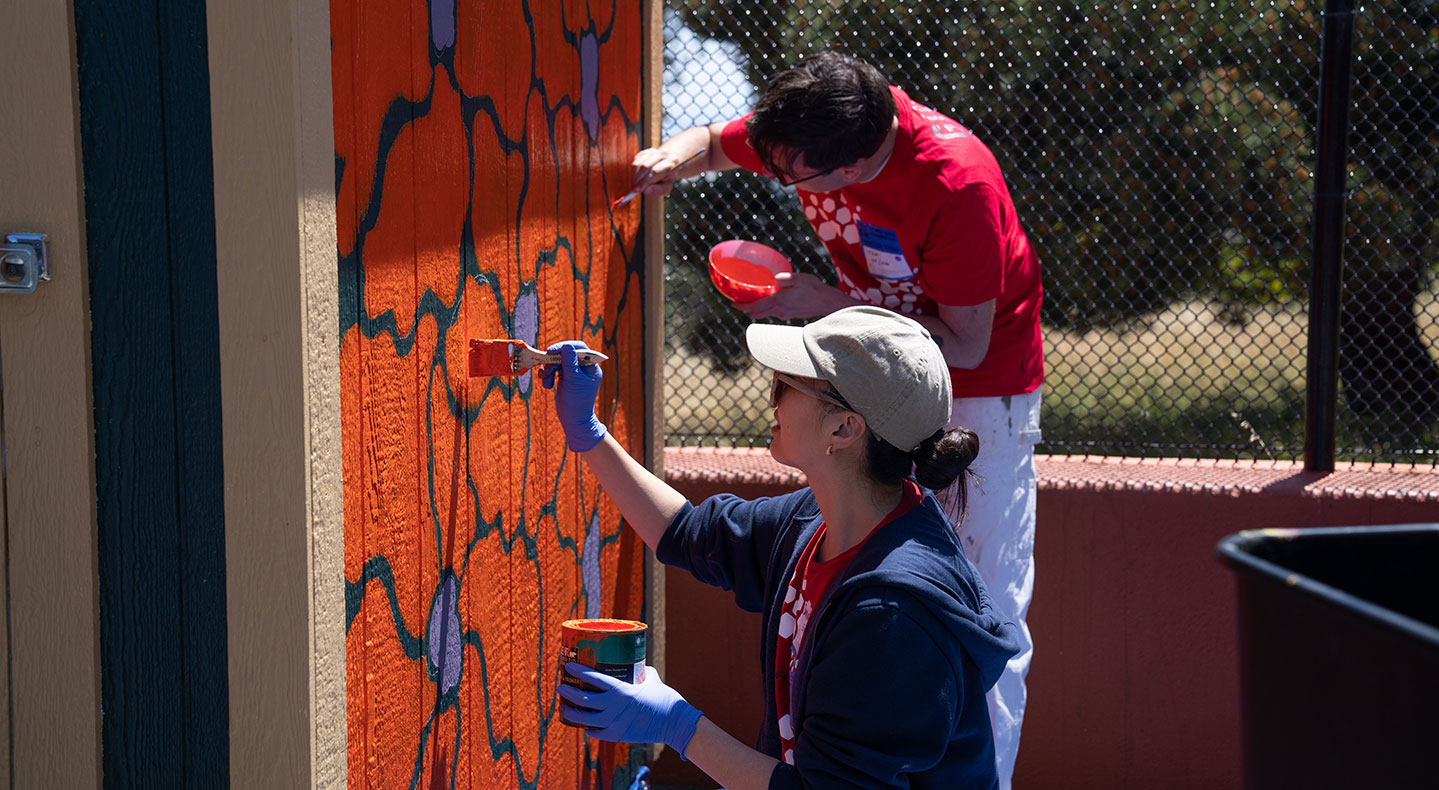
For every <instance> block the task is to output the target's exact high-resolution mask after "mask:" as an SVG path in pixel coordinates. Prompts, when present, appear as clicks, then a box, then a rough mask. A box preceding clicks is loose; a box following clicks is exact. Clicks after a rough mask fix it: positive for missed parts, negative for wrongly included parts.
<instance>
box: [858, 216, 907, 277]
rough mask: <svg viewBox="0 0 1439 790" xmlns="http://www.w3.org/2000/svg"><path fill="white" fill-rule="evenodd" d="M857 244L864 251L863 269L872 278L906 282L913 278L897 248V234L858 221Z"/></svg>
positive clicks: (899, 249) (902, 251)
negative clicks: (865, 269) (866, 270)
mask: <svg viewBox="0 0 1439 790" xmlns="http://www.w3.org/2000/svg"><path fill="white" fill-rule="evenodd" d="M859 244H860V247H861V248H863V249H864V263H865V267H866V268H867V269H869V273H870V275H871V276H873V277H874V278H876V279H879V280H908V279H910V278H911V277H913V276H914V270H913V269H911V268H910V266H909V261H907V260H905V259H904V250H902V249H901V248H900V246H899V234H898V233H895V232H894V231H892V230H890V229H889V228H881V227H879V226H878V225H871V224H869V223H868V222H864V221H860V223H859Z"/></svg>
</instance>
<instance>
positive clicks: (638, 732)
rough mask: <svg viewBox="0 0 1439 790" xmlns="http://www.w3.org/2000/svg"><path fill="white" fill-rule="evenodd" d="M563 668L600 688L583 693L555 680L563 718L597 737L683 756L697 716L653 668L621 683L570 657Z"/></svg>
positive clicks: (583, 691) (646, 668) (698, 713)
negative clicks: (659, 747) (656, 747)
mask: <svg viewBox="0 0 1439 790" xmlns="http://www.w3.org/2000/svg"><path fill="white" fill-rule="evenodd" d="M565 671H566V672H568V673H569V674H570V675H571V676H572V677H575V678H578V679H580V680H582V681H584V682H585V683H586V684H587V685H589V686H591V687H593V688H597V689H600V691H585V690H584V689H578V688H575V687H574V686H566V685H563V684H561V685H560V686H559V687H558V689H557V693H558V694H559V695H560V699H561V700H563V702H562V703H561V705H560V713H561V714H563V715H564V717H565V719H566V720H567V721H571V722H574V723H575V724H578V725H580V726H581V727H587V728H589V735H590V737H593V738H598V739H600V740H602V741H619V742H621V743H663V744H665V745H666V746H668V747H670V748H671V749H674V750H675V751H676V752H678V753H679V755H680V756H681V757H684V754H685V748H686V747H688V746H689V745H690V739H691V738H693V737H694V734H695V725H696V724H699V720H700V716H702V715H703V714H701V713H700V712H699V710H698V709H697V708H695V706H693V705H691V704H689V703H688V702H685V698H684V697H681V696H680V695H679V692H677V691H675V690H674V689H672V688H670V687H669V686H666V685H665V684H664V683H663V682H662V681H661V680H660V673H658V672H656V671H655V668H654V667H651V666H646V667H645V674H644V677H643V678H642V679H641V680H640V682H639V683H626V682H624V681H623V680H619V679H617V678H612V677H610V676H609V675H605V674H602V673H600V672H596V671H594V670H593V669H590V668H589V667H587V666H585V665H584V664H577V663H575V662H573V661H572V662H570V663H568V664H566V665H565ZM582 708H588V710H581V709H582Z"/></svg>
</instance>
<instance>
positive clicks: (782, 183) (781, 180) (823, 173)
mask: <svg viewBox="0 0 1439 790" xmlns="http://www.w3.org/2000/svg"><path fill="white" fill-rule="evenodd" d="M838 169H839V165H835V166H834V167H831V168H829V169H828V170H821V171H819V172H818V173H814V174H811V175H807V176H805V177H804V178H796V179H794V180H793V181H791V180H789V179H787V178H785V177H784V176H782V175H778V174H772V177H773V178H774V180H776V181H778V182H779V185H780V186H782V187H792V186H794V185H795V184H803V183H804V182H806V181H808V180H810V179H812V178H819V177H820V176H827V175H829V174H830V173H833V172H834V171H836V170H838Z"/></svg>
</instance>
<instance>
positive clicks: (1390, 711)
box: [1219, 524, 1439, 790]
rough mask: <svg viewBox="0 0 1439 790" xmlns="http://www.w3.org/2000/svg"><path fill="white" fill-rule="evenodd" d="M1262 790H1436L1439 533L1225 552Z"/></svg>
mask: <svg viewBox="0 0 1439 790" xmlns="http://www.w3.org/2000/svg"><path fill="white" fill-rule="evenodd" d="M1219 554H1220V558H1221V560H1222V561H1223V562H1224V563H1225V564H1227V565H1228V566H1229V567H1230V568H1232V569H1233V570H1234V571H1235V574H1236V577H1237V583H1238V604H1239V618H1238V621H1239V661H1240V697H1241V709H1242V715H1243V743H1244V774H1245V783H1246V786H1247V787H1248V788H1250V790H1255V789H1256V788H1283V789H1284V790H1290V788H1329V787H1333V788H1350V789H1353V788H1411V787H1412V788H1426V789H1432V788H1439V524H1427V525H1417V524H1416V525H1401V526H1386V527H1342V528H1323V529H1319V528H1316V529H1297V530H1257V531H1247V532H1240V533H1238V534H1237V535H1231V536H1229V537H1227V538H1225V539H1224V540H1222V541H1220V543H1219Z"/></svg>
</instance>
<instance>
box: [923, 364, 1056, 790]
mask: <svg viewBox="0 0 1439 790" xmlns="http://www.w3.org/2000/svg"><path fill="white" fill-rule="evenodd" d="M1039 401H1040V390H1035V391H1034V392H1030V393H1027V394H1024V395H1013V396H1010V397H1004V398H955V400H954V411H953V414H952V416H951V417H950V421H949V427H950V428H954V427H958V426H964V427H965V428H968V429H970V430H971V431H974V432H975V433H976V434H978V435H979V455H978V457H976V458H975V462H974V465H973V466H972V467H971V468H972V469H974V471H975V475H974V477H973V478H971V479H970V481H969V485H968V489H967V492H968V503H967V507H966V508H965V513H964V516H963V519H962V520H961V519H960V517H959V516H960V514H959V513H957V512H956V511H957V510H958V505H959V502H958V497H957V496H956V488H957V485H958V483H956V485H955V486H951V487H950V488H948V489H946V490H945V491H944V492H942V493H941V494H940V496H939V499H940V502H941V503H942V504H943V505H944V509H945V511H946V512H947V513H948V514H949V517H950V519H951V520H953V521H954V523H955V524H958V525H959V535H960V541H961V542H962V543H963V544H964V550H965V553H966V554H967V555H968V556H969V560H970V562H973V563H974V565H975V568H976V569H978V571H979V576H980V578H982V579H984V583H985V586H986V587H988V588H989V595H990V599H991V600H992V601H993V603H994V606H995V607H996V608H997V609H998V610H999V612H1000V614H1001V615H1002V616H1003V617H1004V618H1005V619H1006V620H1008V621H1010V622H1012V623H1014V625H1015V626H1016V628H1017V630H1018V632H1019V653H1018V655H1016V656H1015V657H1014V658H1011V659H1010V660H1009V665H1008V666H1007V667H1005V670H1004V674H1003V675H1001V676H1000V678H999V682H998V683H996V684H995V686H994V688H992V689H990V691H989V694H988V695H987V701H988V702H989V721H990V724H991V725H992V726H993V727H994V751H995V762H996V764H997V765H998V768H999V786H1000V788H1001V789H1002V790H1009V786H1010V777H1011V776H1013V774H1014V761H1015V757H1016V756H1017V755H1018V754H1019V728H1020V725H1021V724H1022V723H1023V720H1024V676H1025V675H1026V674H1027V673H1028V672H1029V659H1030V656H1031V655H1032V654H1033V653H1034V645H1033V643H1032V642H1030V639H1029V626H1027V625H1026V624H1025V622H1024V617H1025V614H1026V613H1027V612H1028V611H1029V599H1030V596H1031V595H1032V594H1033V592H1034V498H1035V481H1034V445H1036V444H1038V443H1039V440H1040V434H1039Z"/></svg>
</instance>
